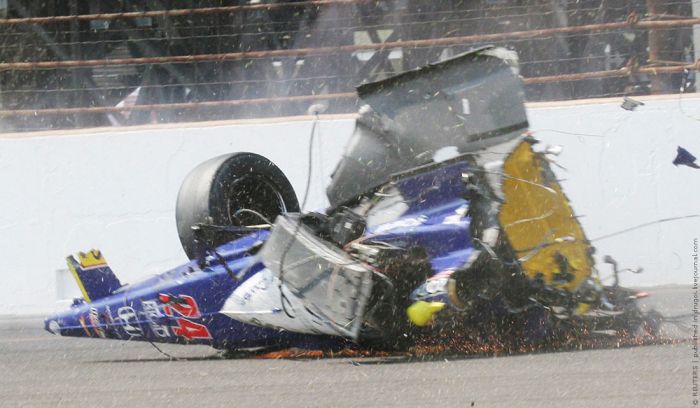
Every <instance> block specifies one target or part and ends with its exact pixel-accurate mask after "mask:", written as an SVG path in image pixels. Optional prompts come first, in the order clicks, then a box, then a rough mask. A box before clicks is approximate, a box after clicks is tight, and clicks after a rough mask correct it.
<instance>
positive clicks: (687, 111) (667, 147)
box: [0, 97, 700, 314]
mask: <svg viewBox="0 0 700 408" xmlns="http://www.w3.org/2000/svg"><path fill="white" fill-rule="evenodd" d="M645 102H646V105H645V106H642V107H640V108H638V109H637V110H636V111H634V112H628V111H625V110H623V109H621V108H620V107H619V103H620V101H619V100H608V101H594V102H590V103H587V104H583V103H581V102H579V103H577V104H566V105H537V106H532V107H531V108H530V110H529V115H530V121H531V129H532V130H533V131H534V132H535V136H536V137H537V138H539V139H541V140H542V141H543V142H544V143H551V144H560V145H562V146H564V153H563V154H562V155H561V156H560V163H561V165H562V166H563V167H565V168H566V169H567V171H563V170H562V171H558V174H559V175H560V176H561V177H562V178H565V179H566V181H565V182H564V183H563V184H564V188H565V191H566V192H567V194H568V195H569V197H570V198H571V199H572V201H573V206H574V209H575V211H576V212H577V214H580V215H584V217H583V218H582V219H581V220H582V222H583V225H584V228H585V229H586V231H587V233H588V236H589V237H590V238H595V237H597V236H600V235H603V234H606V233H609V232H613V231H616V230H621V229H624V228H627V227H630V226H634V225H637V224H641V223H644V222H648V221H650V220H655V219H660V218H667V217H672V216H680V215H687V214H700V205H698V203H699V202H700V200H698V197H700V196H699V195H698V191H700V171H698V170H694V169H690V168H687V167H682V168H676V167H674V166H673V165H672V164H671V161H672V160H673V158H674V157H675V151H676V147H677V146H678V145H681V146H684V147H686V148H687V149H688V150H690V151H691V152H695V153H696V154H700V99H683V100H680V99H678V97H667V98H649V99H647V100H645ZM352 128H353V119H352V118H351V117H349V116H348V117H341V118H335V119H324V120H322V121H321V123H320V127H319V129H320V135H319V137H318V138H317V143H316V146H315V147H316V150H315V152H316V154H315V155H314V159H315V160H314V175H313V183H312V186H311V195H310V199H309V202H308V204H307V208H315V207H321V206H323V205H325V196H324V186H325V184H326V180H327V177H328V175H329V174H330V172H331V170H332V169H333V167H334V165H335V163H336V162H337V160H338V158H339V157H340V154H341V152H342V149H343V147H344V144H345V142H346V141H347V139H348V137H349V135H350V133H351V131H352ZM310 129H311V122H310V121H308V120H286V121H285V120H282V121H277V122H272V123H264V124H261V123H223V124H205V125H198V124H190V125H182V126H172V127H156V128H139V129H116V128H115V129H98V130H90V131H78V132H73V133H66V132H62V133H54V132H51V133H40V134H33V135H16V134H15V135H13V134H7V135H0V255H1V256H0V279H1V280H0V313H2V314H4V313H44V312H47V311H49V310H52V309H54V308H56V307H57V302H56V301H57V299H58V298H69V297H70V296H71V295H77V294H78V292H77V289H76V288H75V287H74V286H73V285H72V284H71V283H70V282H68V281H67V280H68V279H70V277H69V275H68V274H66V273H65V272H61V271H60V270H61V269H63V268H64V258H65V256H66V255H68V254H70V253H74V252H77V251H78V250H86V249H89V248H92V247H98V248H100V249H102V251H103V253H104V254H105V255H106V258H107V260H108V261H109V262H110V264H111V266H112V268H113V269H114V270H115V272H116V273H117V275H118V276H119V277H120V279H121V280H122V282H133V281H135V280H137V279H139V278H142V277H144V276H147V275H150V274H154V273H158V272H160V271H163V270H165V269H167V268H170V267H173V266H175V265H177V264H179V263H181V262H183V261H185V260H186V258H185V255H184V253H183V252H182V250H181V248H180V244H179V241H178V238H177V232H176V228H175V221H174V210H175V198H176V196H177V192H178V189H179V186H180V182H181V181H182V179H183V178H184V177H185V175H186V174H187V172H188V171H189V170H190V169H192V168H193V167H194V166H196V165H197V164H198V163H200V162H202V161H204V160H206V159H208V158H210V157H213V156H216V155H219V154H224V153H228V152H235V151H252V152H256V153H260V154H262V155H264V156H266V157H268V158H269V159H271V160H272V161H273V162H275V163H276V164H277V165H278V166H279V167H280V168H281V169H282V171H284V173H285V174H287V176H288V177H289V179H290V180H291V181H292V184H293V185H294V188H295V189H296V190H297V192H298V194H299V195H301V194H302V192H303V190H304V187H305V182H306V175H307V169H308V160H307V147H308V144H307V143H308V138H309V133H310ZM699 226H700V219H698V218H696V219H689V220H685V221H680V222H672V223H664V224H658V225H654V226H652V227H648V228H646V229H642V230H639V231H635V232H631V233H629V234H626V235H624V236H620V237H616V238H610V239H608V240H603V241H600V242H598V243H596V245H597V246H598V248H599V254H601V255H602V254H607V253H610V254H613V255H615V256H616V257H617V258H618V260H620V261H621V263H623V264H625V265H642V266H644V267H645V269H646V272H645V273H644V274H643V275H639V276H636V275H635V276H627V277H626V279H625V283H627V284H641V285H650V284H667V283H689V282H690V281H691V278H692V258H691V251H692V239H693V238H694V237H697V236H698V235H700V228H698V227H699ZM603 268H604V270H607V268H605V267H603Z"/></svg>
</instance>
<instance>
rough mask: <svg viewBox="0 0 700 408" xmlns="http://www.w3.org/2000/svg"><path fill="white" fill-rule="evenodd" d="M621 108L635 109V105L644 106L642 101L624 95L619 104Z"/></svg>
mask: <svg viewBox="0 0 700 408" xmlns="http://www.w3.org/2000/svg"><path fill="white" fill-rule="evenodd" d="M620 106H621V107H622V109H625V110H628V111H633V110H635V109H637V106H644V102H642V101H637V100H635V99H632V98H629V97H627V96H625V97H624V99H623V102H622V105H620Z"/></svg>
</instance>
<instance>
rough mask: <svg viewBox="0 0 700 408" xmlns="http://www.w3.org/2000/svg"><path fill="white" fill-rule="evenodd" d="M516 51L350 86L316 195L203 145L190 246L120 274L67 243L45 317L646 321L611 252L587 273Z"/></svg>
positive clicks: (210, 332) (216, 336)
mask: <svg viewBox="0 0 700 408" xmlns="http://www.w3.org/2000/svg"><path fill="white" fill-rule="evenodd" d="M513 54H514V53H513V52H511V51H508V50H505V49H502V48H496V47H482V48H479V49H475V50H473V51H470V52H467V53H465V54H461V55H459V56H456V57H454V58H451V59H448V60H444V61H441V62H439V63H436V64H432V65H427V66H424V67H422V68H419V69H417V70H413V71H408V72H405V73H402V74H399V75H397V76H393V77H390V78H387V79H384V80H381V81H379V82H375V83H369V84H365V85H362V86H360V87H358V88H357V93H358V96H359V98H360V100H361V101H362V103H363V106H362V107H361V109H360V112H359V115H358V119H357V121H356V126H355V131H354V133H353V135H352V137H351V140H350V142H349V144H348V146H347V149H346V151H345V154H344V156H343V158H342V160H341V161H340V162H339V163H338V165H337V167H336V170H335V171H334V173H333V175H332V177H331V181H330V184H329V185H328V187H327V197H328V201H329V203H330V206H329V207H328V208H326V209H325V210H321V211H312V212H306V213H301V212H300V206H299V202H298V199H297V197H296V195H295V193H294V190H293V189H292V187H291V185H290V183H289V181H288V180H287V178H286V177H285V175H284V174H283V173H282V172H281V171H280V170H279V169H278V168H277V167H276V166H275V165H274V164H273V163H271V162H270V161H269V160H267V159H266V158H264V157H262V156H259V155H257V154H253V153H235V154H228V155H224V156H220V157H217V158H214V159H211V160H209V161H207V162H205V163H202V164H201V165H199V166H198V167H197V168H195V169H194V170H193V171H192V172H191V173H190V174H189V175H188V176H187V178H186V179H185V181H184V182H183V184H182V187H181V189H180V192H179V195H178V201H177V210H176V218H177V225H178V233H179V236H180V240H181V242H182V244H183V248H184V250H185V252H186V254H187V255H188V257H189V258H190V262H188V263H186V264H184V265H182V266H179V267H177V268H175V269H173V270H170V271H167V272H165V273H163V274H161V275H157V276H154V277H151V278H149V279H146V280H144V281H142V282H139V283H135V284H122V283H121V282H120V281H119V279H117V277H116V276H115V274H114V273H113V272H112V270H111V269H110V268H109V266H107V264H106V262H105V260H104V258H103V256H102V254H101V253H100V252H99V251H97V250H92V251H88V252H86V253H80V254H78V256H77V257H74V256H69V257H68V266H69V268H70V270H71V271H72V273H73V275H74V277H75V278H76V281H77V282H78V285H79V286H80V289H81V291H82V294H83V298H80V299H76V300H75V301H74V303H73V305H72V307H71V308H70V310H67V311H65V312H63V313H58V314H55V315H53V316H50V317H49V318H47V319H46V321H45V327H46V329H47V330H48V331H50V332H52V333H55V334H60V335H62V336H76V337H98V338H110V339H122V340H143V341H149V342H166V343H185V344H206V345H211V346H213V347H215V348H217V349H226V350H238V349H265V348H270V347H300V348H313V349H327V348H331V349H332V348H337V347H348V346H351V345H359V346H360V347H375V348H386V349H396V348H405V347H409V346H410V345H411V344H412V342H414V341H415V339H416V338H418V337H420V336H425V335H430V334H431V333H433V334H435V335H436V336H451V335H452V334H453V333H456V331H457V330H473V331H475V332H479V333H481V334H483V333H484V331H486V330H492V329H493V328H494V327H495V328H497V330H499V331H500V332H502V333H508V335H510V336H512V337H514V338H517V339H520V341H525V342H538V341H546V339H549V338H552V337H553V336H557V335H559V334H561V333H562V332H564V333H566V332H572V331H574V332H577V333H638V332H642V333H652V334H653V332H654V331H655V330H656V329H657V327H656V326H657V325H656V324H655V320H654V316H652V315H649V314H645V313H642V311H641V310H640V308H639V307H638V305H637V299H638V298H639V297H643V296H645V294H643V293H637V292H635V291H632V290H628V289H623V288H621V287H619V285H618V284H617V273H618V270H617V265H616V264H614V261H613V260H612V259H611V258H606V261H608V262H610V263H613V264H614V265H613V266H614V271H613V273H614V277H615V283H614V284H613V285H611V286H604V285H603V284H602V283H601V277H600V274H599V272H598V271H597V269H596V267H595V264H594V260H593V257H592V255H593V251H594V248H593V247H592V246H591V244H590V242H589V241H588V240H587V238H586V235H585V234H584V231H583V229H582V228H581V225H580V223H579V222H578V220H577V218H576V216H575V215H574V212H573V210H572V208H571V205H570V203H569V200H568V199H567V197H566V196H565V195H564V193H563V191H562V188H561V186H560V184H559V183H558V181H557V179H556V176H555V174H554V173H553V172H552V170H551V168H550V165H549V160H551V153H553V151H551V150H547V149H546V148H543V147H542V148H541V145H540V144H538V142H537V140H535V139H534V138H533V137H532V136H530V135H529V134H528V132H527V130H528V121H527V116H526V112H525V106H524V101H523V89H522V81H521V79H520V77H519V76H518V72H517V62H516V58H515V57H514V55H513ZM482 329H483V330H482ZM478 338H479V339H488V337H483V336H482V337H478ZM482 341H488V340H482Z"/></svg>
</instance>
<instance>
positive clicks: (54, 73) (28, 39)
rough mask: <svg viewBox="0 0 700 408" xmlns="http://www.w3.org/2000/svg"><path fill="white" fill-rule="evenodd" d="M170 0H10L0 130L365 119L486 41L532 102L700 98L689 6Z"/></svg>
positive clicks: (698, 17) (3, 26)
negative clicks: (361, 108)
mask: <svg viewBox="0 0 700 408" xmlns="http://www.w3.org/2000/svg"><path fill="white" fill-rule="evenodd" d="M188 3H189V7H184V6H182V7H181V5H185V4H188ZM3 5H4V8H3ZM168 5H170V3H169V2H162V1H160V0H148V1H145V2H139V4H136V2H132V1H128V0H112V1H106V2H78V1H77V0H46V1H44V2H36V4H34V2H30V4H29V5H27V4H26V2H21V1H18V0H17V1H13V0H9V1H8V0H0V11H1V12H2V15H3V16H4V18H0V130H1V131H6V132H7V131H26V130H41V129H56V128H73V127H90V126H109V125H120V126H126V125H134V124H144V123H163V122H165V123H169V122H178V121H199V120H217V119H236V118H258V117H270V116H290V115H303V114H306V112H307V109H308V106H309V105H310V104H312V103H321V104H323V105H324V106H325V112H326V113H348V112H354V111H356V109H357V100H356V98H355V95H354V92H353V89H354V87H355V86H357V85H358V84H360V83H363V82H368V81H374V80H378V79H381V78H385V77H386V76H389V75H392V74H394V73H397V72H402V71H405V70H408V69H413V68H415V67H418V66H421V65H423V64H425V63H428V62H433V61H437V60H439V59H441V58H447V57H449V56H451V55H456V54H458V53H460V52H463V51H466V50H469V49H471V48H473V47H476V46H480V45H485V44H495V45H500V46H504V47H506V48H509V49H512V50H514V51H516V52H517V53H518V55H519V61H520V62H519V69H520V73H521V75H522V76H523V78H524V83H525V90H526V98H527V99H528V100H529V101H543V100H571V99H581V98H591V97H608V96H621V95H628V96H632V95H640V94H650V93H672V92H694V91H695V71H696V70H697V68H698V64H697V63H696V62H695V61H696V57H695V55H696V50H695V43H694V41H693V40H694V36H695V27H696V26H698V25H700V12H698V13H695V11H697V10H696V9H697V7H698V6H696V5H694V4H693V3H692V2H691V1H689V0H687V1H663V0H643V1H606V0H589V1H587V0H578V1H577V0H555V1H551V0H547V1H544V0H542V1H529V2H525V1H520V2H514V1H502V0H481V1H459V0H447V1H434V0H429V1H428V0H396V1H377V0H315V1H298V2H261V1H250V2H244V1H225V0H219V1H198V2H194V1H189V2H178V5H179V6H178V8H170V7H168ZM699 38H700V37H699Z"/></svg>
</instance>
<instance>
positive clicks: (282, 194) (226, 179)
mask: <svg viewBox="0 0 700 408" xmlns="http://www.w3.org/2000/svg"><path fill="white" fill-rule="evenodd" d="M243 208H246V209H250V210H254V211H256V212H258V213H260V214H261V215H263V216H264V217H265V218H267V219H268V220H270V221H271V222H274V220H275V218H276V217H277V216H278V215H280V214H282V213H285V212H298V211H299V201H298V200H297V196H296V193H295V192H294V189H293V188H292V185H291V184H290V183H289V180H287V177H285V175H284V173H282V171H281V170H280V169H279V168H278V167H277V166H275V165H274V164H273V163H272V162H271V161H270V160H268V159H266V158H265V157H263V156H260V155H257V154H255V153H232V154H226V155H223V156H219V157H215V158H213V159H210V160H207V161H205V162H204V163H201V164H200V165H198V166H197V167H195V168H194V169H193V170H192V171H190V173H189V174H188V175H187V177H185V180H184V181H183V182H182V185H181V186H180V192H179V193H178V196H177V206H176V209H175V219H176V223H177V232H178V235H179V237H180V242H181V243H182V248H183V249H184V250H185V253H186V254H187V256H188V257H189V258H190V259H195V258H197V256H198V247H197V244H196V242H195V234H194V231H193V230H192V227H193V226H194V225H196V224H209V225H220V226H231V225H238V226H241V225H251V224H262V223H264V221H263V220H261V219H260V217H258V216H256V215H254V214H252V213H249V212H244V213H240V214H239V215H238V216H235V217H234V214H235V213H236V211H238V210H240V209H243ZM225 242H226V240H225V239H224V240H223V241H222V242H210V244H212V245H213V246H219V245H221V244H224V243H225Z"/></svg>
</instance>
